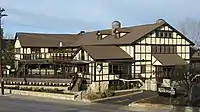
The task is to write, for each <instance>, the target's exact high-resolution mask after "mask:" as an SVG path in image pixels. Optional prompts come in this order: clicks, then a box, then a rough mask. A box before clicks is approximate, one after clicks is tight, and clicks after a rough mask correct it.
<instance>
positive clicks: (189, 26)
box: [178, 18, 200, 47]
mask: <svg viewBox="0 0 200 112" xmlns="http://www.w3.org/2000/svg"><path fill="white" fill-rule="evenodd" d="M178 28H179V29H180V32H181V33H183V34H184V35H185V36H186V37H188V38H189V39H191V40H192V41H193V42H194V43H195V44H196V46H198V47H200V20H196V19H191V18H188V19H185V20H184V21H181V22H179V25H178Z"/></svg>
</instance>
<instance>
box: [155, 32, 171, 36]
mask: <svg viewBox="0 0 200 112" xmlns="http://www.w3.org/2000/svg"><path fill="white" fill-rule="evenodd" d="M156 37H172V32H171V31H156Z"/></svg>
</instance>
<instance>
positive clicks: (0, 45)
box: [0, 8, 8, 95]
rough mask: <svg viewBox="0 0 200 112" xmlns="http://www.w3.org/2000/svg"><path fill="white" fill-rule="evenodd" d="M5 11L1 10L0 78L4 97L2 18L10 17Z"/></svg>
mask: <svg viewBox="0 0 200 112" xmlns="http://www.w3.org/2000/svg"><path fill="white" fill-rule="evenodd" d="M4 11H5V9H4V8H0V76H1V94H2V95H4V79H3V77H4V75H3V70H2V51H3V48H2V41H3V29H2V26H1V25H2V20H1V19H2V18H3V17H4V16H8V15H7V14H4V13H3V12H4Z"/></svg>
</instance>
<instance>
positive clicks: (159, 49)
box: [152, 45, 177, 54]
mask: <svg viewBox="0 0 200 112" xmlns="http://www.w3.org/2000/svg"><path fill="white" fill-rule="evenodd" d="M176 52H177V51H176V46H169V45H165V46H162V45H154V46H152V53H164V54H168V53H171V54H174V53H176Z"/></svg>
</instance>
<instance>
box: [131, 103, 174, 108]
mask: <svg viewBox="0 0 200 112" xmlns="http://www.w3.org/2000/svg"><path fill="white" fill-rule="evenodd" d="M129 107H140V108H157V109H170V107H171V105H164V104H152V103H131V104H129Z"/></svg>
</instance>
